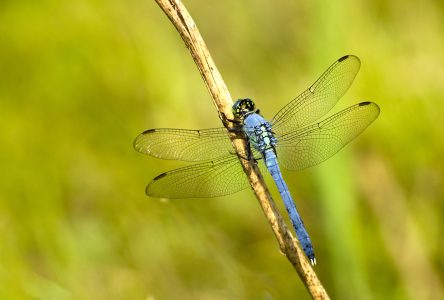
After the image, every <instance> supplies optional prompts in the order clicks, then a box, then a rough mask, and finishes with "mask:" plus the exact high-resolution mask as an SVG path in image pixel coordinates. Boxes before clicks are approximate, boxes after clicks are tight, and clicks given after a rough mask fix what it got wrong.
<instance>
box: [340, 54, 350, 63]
mask: <svg viewBox="0 0 444 300" xmlns="http://www.w3.org/2000/svg"><path fill="white" fill-rule="evenodd" d="M349 56H350V55H344V56H343V57H341V58H340V59H338V61H339V62H341V61H343V60H346V59H347V58H348V57H349Z"/></svg>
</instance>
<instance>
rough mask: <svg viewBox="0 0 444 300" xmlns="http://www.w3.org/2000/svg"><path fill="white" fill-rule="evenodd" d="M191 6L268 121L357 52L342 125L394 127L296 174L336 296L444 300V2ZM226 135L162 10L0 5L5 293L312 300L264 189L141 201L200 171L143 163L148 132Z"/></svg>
mask: <svg viewBox="0 0 444 300" xmlns="http://www.w3.org/2000/svg"><path fill="white" fill-rule="evenodd" d="M184 2H185V5H186V6H187V7H188V9H189V10H190V13H191V14H192V16H193V17H194V18H195V21H196V22H197V24H198V26H199V27H200V30H201V32H202V34H203V36H204V38H205V39H206V42H207V44H208V47H209V48H210V51H211V52H212V54H213V58H214V60H215V61H216V64H217V65H218V67H219V68H220V71H221V73H222V75H223V76H224V79H225V81H226V83H227V85H228V87H229V89H230V92H231V94H232V96H233V98H239V97H251V98H253V99H254V100H255V101H256V104H257V106H258V107H259V108H260V109H261V112H262V113H263V115H264V116H266V117H268V118H270V117H272V116H273V114H274V113H275V112H277V110H278V109H279V108H281V107H282V106H283V105H284V104H286V103H287V102H288V101H290V100H291V99H292V98H293V97H295V96H296V95H297V94H298V93H300V92H302V91H303V90H304V89H305V88H307V87H308V86H309V85H310V84H311V83H312V82H313V81H314V80H315V79H316V78H317V77H318V76H319V75H320V74H321V73H322V72H323V71H324V70H325V69H326V68H327V67H328V66H329V65H330V64H331V63H332V62H333V61H335V60H336V59H338V58H339V57H341V56H342V55H345V54H355V55H357V56H359V57H360V59H361V61H362V67H361V71H360V73H359V74H358V76H357V78H356V80H355V82H354V84H353V85H352V87H351V89H350V90H349V92H348V93H347V94H346V95H345V96H344V97H343V99H342V100H341V101H340V102H339V104H338V105H337V107H336V108H335V111H338V110H340V109H342V108H345V107H347V106H349V105H351V104H353V103H357V102H360V101H365V100H367V101H374V102H376V103H378V104H379V105H380V107H381V115H380V117H379V118H378V120H376V122H375V123H374V124H372V125H371V126H370V127H369V128H368V129H367V130H366V132H365V133H364V134H363V135H361V136H360V137H359V138H358V139H357V140H355V141H354V142H353V143H352V144H351V145H350V146H348V147H347V148H345V149H344V150H343V151H341V152H340V154H338V155H336V156H335V157H334V158H332V159H330V160H329V161H328V162H326V163H324V164H323V165H321V166H318V167H315V168H312V169H310V170H306V171H303V172H299V173H291V172H286V173H285V174H284V176H285V178H286V180H287V183H288V185H289V187H290V190H291V192H292V194H293V196H294V198H295V199H296V201H297V205H298V207H299V210H300V213H301V215H302V216H303V218H304V222H305V225H306V227H307V229H308V231H309V233H310V234H311V237H312V240H313V243H314V246H315V251H316V253H317V260H318V265H317V266H316V269H317V272H318V275H319V277H320V279H321V280H322V281H323V283H324V284H325V287H326V288H327V290H328V291H329V293H330V295H331V296H332V298H333V299H443V298H444V292H443V290H444V288H443V283H442V282H443V276H444V275H443V269H444V258H443V257H444V252H443V242H442V241H443V234H442V228H443V222H444V221H443V220H444V205H443V200H444V163H443V153H444V130H443V126H444V122H443V116H444V104H443V103H444V96H443V95H444V81H443V78H444V55H443V53H444V38H443V37H444V30H443V29H444V24H443V23H444V21H443V20H444V10H443V9H444V7H443V5H442V4H441V2H440V1H400V0H396V1H320V0H317V1H283V0H282V1H264V0H261V1H238V0H229V1H213V0H208V1H197V0H188V1H184ZM216 126H221V123H220V121H219V119H218V117H217V114H216V111H215V109H214V107H213V106H212V103H211V100H210V97H209V95H208V93H207V91H206V88H205V86H204V84H203V82H202V80H201V78H200V75H199V74H198V72H197V69H196V68H195V66H194V63H193V61H192V59H191V57H190V55H189V53H188V51H187V49H186V48H185V47H184V44H183V42H182V41H181V39H180V37H179V36H178V34H177V33H176V31H175V30H174V28H173V26H172V25H171V24H170V22H169V21H168V19H167V18H166V17H165V16H164V14H163V13H162V11H161V10H160V9H159V7H158V6H157V5H156V4H155V3H154V1H152V0H145V1H140V0H139V1H93V0H91V1H87V0H77V1H24V0H23V1H19V0H3V1H1V3H0V171H1V172H0V299H308V297H309V296H308V294H307V293H306V291H305V289H304V287H303V285H302V284H301V283H300V281H299V279H298V278H297V276H296V274H295V271H294V270H293V269H292V267H291V265H290V264H289V263H288V262H287V260H286V259H285V258H284V257H283V256H282V255H281V254H280V253H279V251H278V247H277V243H276V241H275V238H274V236H273V234H272V232H271V230H270V228H269V227H268V224H267V222H266V220H265V218H264V216H263V214H262V212H261V210H260V207H259V205H258V203H257V201H256V200H255V198H254V196H253V194H252V193H251V191H250V190H246V191H244V192H241V193H238V194H235V195H231V196H228V197H222V198H218V199H190V200H181V201H170V202H165V201H159V200H157V199H149V198H148V197H146V196H145V194H144V189H145V186H146V184H147V183H148V182H149V180H151V179H152V178H153V177H154V176H156V175H158V174H159V173H160V172H163V171H166V170H168V169H172V168H176V167H179V166H183V165H185V164H184V163H177V162H165V161H161V160H157V159H154V158H149V157H146V156H143V155H140V154H139V153H136V152H135V151H134V150H133V148H132V142H133V139H134V138H135V137H136V135H137V134H139V133H140V132H142V131H143V130H145V129H149V128H155V127H178V128H182V127H183V128H205V127H216ZM268 182H270V181H269V178H268ZM270 187H271V189H272V192H273V193H274V194H275V195H276V196H275V198H276V201H279V206H280V208H282V209H283V206H282V204H281V203H280V199H279V197H278V196H277V193H276V189H275V188H273V187H272V185H271V184H270Z"/></svg>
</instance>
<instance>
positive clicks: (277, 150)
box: [134, 55, 380, 265]
mask: <svg viewBox="0 0 444 300" xmlns="http://www.w3.org/2000/svg"><path fill="white" fill-rule="evenodd" d="M360 65H361V62H360V60H359V58H358V57H356V56H354V55H346V56H343V57H341V58H339V59H338V60H337V61H336V62H334V63H333V64H332V65H331V66H330V67H329V68H328V69H327V70H326V71H325V72H324V73H323V74H322V75H321V76H320V77H319V78H318V79H317V80H316V81H315V82H314V84H313V85H311V86H310V87H309V88H308V89H307V90H305V91H304V92H303V93H302V94H300V95H299V96H297V97H296V98H295V99H293V100H292V101H291V102H289V103H288V104H287V105H285V106H284V107H283V108H282V109H281V110H280V111H278V113H277V114H276V115H275V116H274V117H273V118H272V119H271V121H270V122H269V121H267V120H266V119H265V118H264V117H262V115H261V114H260V112H259V110H256V106H255V103H254V102H253V100H251V99H249V98H245V99H239V100H237V101H236V102H235V103H234V105H233V107H232V110H233V115H234V117H235V119H234V120H231V121H232V122H235V123H236V124H238V126H237V128H238V130H239V132H240V133H241V135H240V138H244V139H246V141H247V149H248V153H247V155H245V156H243V155H242V156H241V155H236V154H235V153H234V152H233V146H232V144H231V141H230V139H229V131H228V130H227V129H226V128H225V127H221V128H210V129H200V130H188V129H171V128H160V129H149V130H146V131H145V132H143V133H141V134H140V135H138V136H137V137H136V139H135V141H134V148H135V150H136V151H138V152H140V153H143V154H147V155H150V156H154V157H157V158H161V159H167V160H181V161H188V162H197V163H196V164H193V165H189V166H186V167H182V168H179V169H175V170H172V171H169V172H166V173H162V174H160V175H159V176H157V177H155V178H154V179H153V180H152V181H151V182H150V183H149V184H148V186H147V187H146V194H147V195H148V196H151V197H158V198H169V199H181V198H211V197H219V196H224V195H228V194H232V193H235V192H238V191H240V190H242V189H245V188H247V187H249V186H250V185H249V182H248V179H247V176H246V175H245V173H244V171H243V168H242V166H241V164H240V162H239V159H249V160H250V159H252V160H255V162H256V163H257V164H258V166H259V168H260V170H261V171H268V172H269V173H270V175H271V177H272V178H273V181H274V182H275V184H276V186H277V188H278V190H279V193H280V196H281V198H282V200H283V202H284V204H285V207H286V210H287V213H288V216H289V218H290V220H291V223H292V225H293V228H294V230H295V233H296V236H297V238H298V240H299V242H300V244H301V246H302V249H303V250H304V253H305V255H306V256H307V258H308V259H309V260H310V262H311V264H312V265H314V264H316V258H315V253H314V249H313V245H312V242H311V240H310V237H309V235H308V232H307V230H306V228H305V226H304V223H303V222H302V219H301V217H300V214H299V212H298V210H297V208H296V205H295V202H294V200H293V198H292V196H291V194H290V191H289V188H288V186H287V184H286V183H285V181H284V178H283V175H282V173H281V170H280V166H282V167H283V168H285V169H288V170H296V171H298V170H303V169H306V168H308V167H311V166H315V165H317V164H319V163H321V162H323V161H325V160H327V159H328V158H330V157H331V156H333V155H334V154H335V153H337V152H338V151H339V150H341V149H342V148H343V147H344V146H345V145H347V144H348V143H349V142H350V141H352V140H353V139H354V138H355V137H357V136H358V135H359V134H361V133H362V132H363V131H364V130H365V129H366V128H367V127H368V126H369V125H370V124H371V123H372V122H373V121H374V120H375V119H376V118H377V117H378V115H379V112H380V109H379V107H378V105H377V104H376V103H373V102H361V103H358V104H355V105H353V106H350V107H348V108H346V109H344V110H342V111H340V112H338V113H335V114H333V115H331V116H329V117H327V118H325V119H323V120H321V121H319V119H320V118H322V117H323V116H324V115H326V114H327V113H328V112H329V111H330V110H331V109H332V108H333V107H334V106H335V105H336V103H337V102H338V100H339V99H340V98H341V97H342V96H343V95H344V94H345V92H346V91H347V90H348V88H349V87H350V85H351V84H352V82H353V80H354V78H355V77H356V74H357V73H358V71H359V68H360ZM235 128H236V126H235ZM234 130H236V129H234Z"/></svg>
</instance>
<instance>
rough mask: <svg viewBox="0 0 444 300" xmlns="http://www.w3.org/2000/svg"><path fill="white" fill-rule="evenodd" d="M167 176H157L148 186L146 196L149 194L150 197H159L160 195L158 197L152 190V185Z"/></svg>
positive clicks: (163, 174)
mask: <svg viewBox="0 0 444 300" xmlns="http://www.w3.org/2000/svg"><path fill="white" fill-rule="evenodd" d="M166 175H167V173H162V174H160V175H158V176H156V177H155V178H154V179H153V180H151V182H150V183H148V185H147V186H146V189H145V194H147V195H148V196H150V197H159V196H158V195H156V194H155V193H153V191H152V190H151V189H150V188H151V185H152V184H154V183H155V182H156V181H157V180H159V179H162V178H163V177H165V176H166Z"/></svg>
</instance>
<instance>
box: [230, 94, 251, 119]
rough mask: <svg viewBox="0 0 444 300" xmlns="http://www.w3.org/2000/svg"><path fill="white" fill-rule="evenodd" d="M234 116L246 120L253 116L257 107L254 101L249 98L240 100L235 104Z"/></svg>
mask: <svg viewBox="0 0 444 300" xmlns="http://www.w3.org/2000/svg"><path fill="white" fill-rule="evenodd" d="M232 109H233V115H234V117H235V118H238V119H241V120H242V119H244V118H245V117H246V116H248V115H250V114H252V113H254V112H255V110H256V105H255V104H254V102H253V100H251V99H249V98H245V99H238V100H237V101H236V102H235V103H234V104H233V108H232Z"/></svg>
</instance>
